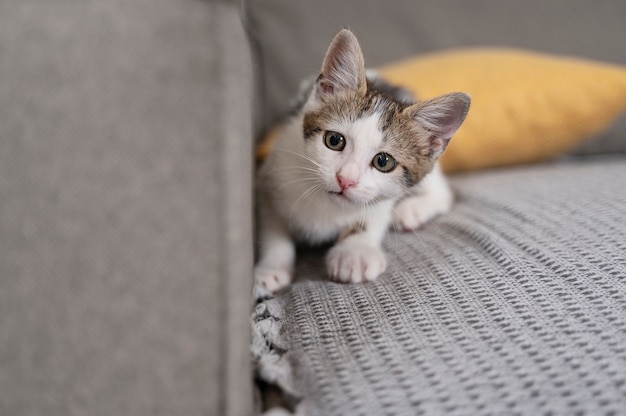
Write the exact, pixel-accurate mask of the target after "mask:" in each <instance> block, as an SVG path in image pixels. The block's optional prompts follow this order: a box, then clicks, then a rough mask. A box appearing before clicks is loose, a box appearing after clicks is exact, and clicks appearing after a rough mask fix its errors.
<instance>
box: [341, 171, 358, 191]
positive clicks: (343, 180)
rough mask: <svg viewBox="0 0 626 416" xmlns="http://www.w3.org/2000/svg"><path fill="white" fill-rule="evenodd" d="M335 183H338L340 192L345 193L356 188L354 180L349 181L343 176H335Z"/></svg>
mask: <svg viewBox="0 0 626 416" xmlns="http://www.w3.org/2000/svg"><path fill="white" fill-rule="evenodd" d="M337 182H339V186H340V187H341V190H342V191H345V190H346V189H348V188H354V187H355V186H356V181H355V180H354V179H349V178H346V177H344V176H341V175H339V174H337Z"/></svg>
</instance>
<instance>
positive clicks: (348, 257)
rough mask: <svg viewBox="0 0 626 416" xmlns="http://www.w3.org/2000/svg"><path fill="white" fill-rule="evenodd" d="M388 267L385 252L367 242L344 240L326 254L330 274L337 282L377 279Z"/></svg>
mask: <svg viewBox="0 0 626 416" xmlns="http://www.w3.org/2000/svg"><path fill="white" fill-rule="evenodd" d="M386 267H387V259H386V258H385V253H383V251H382V250H381V249H380V248H377V247H372V246H369V245H366V244H359V243H353V242H343V243H339V244H337V245H336V246H335V247H333V248H332V249H331V250H330V251H329V252H328V254H327V255H326V269H327V271H328V276H329V277H330V278H331V279H332V280H335V281H337V282H343V283H358V282H365V281H369V280H374V279H376V278H377V277H378V276H379V275H380V274H381V273H382V272H384V271H385V268H386Z"/></svg>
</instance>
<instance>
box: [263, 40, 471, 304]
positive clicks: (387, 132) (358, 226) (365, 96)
mask: <svg viewBox="0 0 626 416" xmlns="http://www.w3.org/2000/svg"><path fill="white" fill-rule="evenodd" d="M469 106H470V99H469V97H468V96H467V95H465V94H462V93H453V94H448V95H444V96H441V97H438V98H434V99H431V100H428V101H422V102H419V101H417V100H415V99H414V98H413V96H412V95H411V94H410V93H409V92H408V91H406V90H404V89H401V88H396V87H392V86H390V85H388V84H387V83H385V82H384V81H383V80H382V79H380V78H377V77H376V75H375V74H374V73H371V72H369V71H366V69H365V66H364V60H363V55H362V52H361V48H360V46H359V43H358V41H357V39H356V37H355V36H354V34H352V32H350V31H349V30H346V29H344V30H342V31H341V32H339V34H337V36H335V38H334V40H333V41H332V43H331V45H330V47H329V49H328V52H327V53H326V56H325V58H324V62H323V64H322V70H321V73H320V75H319V77H318V78H317V80H315V81H314V82H310V83H309V85H308V87H307V88H306V91H305V92H304V95H303V99H302V100H301V102H300V103H299V104H298V106H297V107H296V110H295V112H294V115H293V116H292V117H291V118H290V119H289V120H288V121H287V122H286V124H284V125H283V126H282V128H281V131H280V133H279V137H278V139H277V141H276V143H275V144H274V145H273V147H272V149H271V150H270V152H269V154H268V156H267V158H266V159H265V160H264V162H263V164H262V165H261V167H260V169H259V172H258V193H259V194H258V204H259V250H260V253H259V260H258V263H257V265H256V267H255V272H254V273H255V283H256V285H257V289H258V290H261V291H262V292H267V291H269V292H274V291H276V290H278V289H281V288H283V287H284V286H286V285H288V284H289V283H290V282H291V280H292V275H293V266H294V261H295V246H294V241H303V242H306V243H309V244H319V243H323V242H327V241H333V240H336V244H335V245H334V246H333V247H332V248H331V249H330V251H329V252H328V254H327V256H326V269H327V273H328V275H329V277H330V278H331V279H333V280H335V281H339V282H363V281H369V280H374V279H376V277H378V276H379V275H380V274H381V273H382V272H384V271H385V268H386V258H385V254H384V252H383V250H382V248H381V243H382V239H383V237H384V236H385V233H386V231H387V229H388V228H389V227H390V225H393V227H394V228H396V229H402V230H413V229H416V228H418V227H420V226H421V225H422V224H424V223H425V222H426V221H428V220H430V219H431V218H433V217H434V216H436V215H438V214H442V213H445V212H447V211H449V210H450V207H451V205H452V199H453V198H452V192H451V190H450V188H449V187H448V184H447V182H446V180H445V178H444V176H443V174H442V173H441V170H440V169H439V167H438V164H437V159H438V158H439V156H440V155H441V154H442V153H443V151H444V150H445V148H446V146H447V144H448V142H449V140H450V138H451V137H452V135H453V134H454V133H455V132H456V131H457V129H458V128H459V127H460V126H461V123H462V122H463V120H464V119H465V116H466V114H467V112H468V110H469Z"/></svg>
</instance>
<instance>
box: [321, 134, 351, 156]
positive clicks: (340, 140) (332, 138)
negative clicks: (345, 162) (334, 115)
mask: <svg viewBox="0 0 626 416" xmlns="http://www.w3.org/2000/svg"><path fill="white" fill-rule="evenodd" d="M324 144H325V145H326V147H328V148H329V149H331V150H336V151H341V150H343V148H344V147H346V139H345V138H344V137H343V135H342V134H341V133H337V132H336V131H327V132H326V133H324Z"/></svg>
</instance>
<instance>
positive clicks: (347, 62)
mask: <svg viewBox="0 0 626 416" xmlns="http://www.w3.org/2000/svg"><path fill="white" fill-rule="evenodd" d="M346 91H356V92H358V93H360V94H363V95H365V93H366V91H367V81H366V77H365V61H364V59H363V53H362V52H361V47H360V46H359V41H358V40H357V38H356V36H354V34H353V33H352V32H351V31H349V30H348V29H343V30H342V31H341V32H339V33H338V34H337V35H336V36H335V38H334V39H333V41H332V42H331V44H330V46H329V48H328V51H327V52H326V56H325V57H324V63H323V64H322V72H321V73H320V76H319V78H318V79H317V83H316V97H317V98H318V99H320V100H322V101H324V100H325V99H327V98H328V97H329V96H332V95H333V94H337V93H341V92H346Z"/></svg>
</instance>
